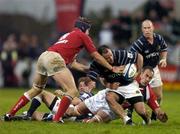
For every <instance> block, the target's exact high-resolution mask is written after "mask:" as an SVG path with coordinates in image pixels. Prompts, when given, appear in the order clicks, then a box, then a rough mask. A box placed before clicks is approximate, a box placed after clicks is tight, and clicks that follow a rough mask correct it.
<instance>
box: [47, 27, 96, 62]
mask: <svg viewBox="0 0 180 134" xmlns="http://www.w3.org/2000/svg"><path fill="white" fill-rule="evenodd" d="M82 48H85V49H86V50H87V52H88V53H92V52H95V51H97V50H96V48H95V46H94V43H93V41H92V39H91V38H90V37H89V36H88V35H86V34H85V33H83V32H82V31H81V30H80V29H78V28H74V30H73V31H72V32H69V33H66V34H65V35H63V36H62V37H60V39H59V40H58V41H57V42H56V43H55V44H53V45H52V46H50V47H49V48H48V51H53V52H57V53H59V54H60V55H61V56H62V57H63V59H64V60H65V62H66V64H69V63H71V62H72V61H73V60H74V58H75V56H76V55H77V54H78V53H79V51H80V50H81V49H82Z"/></svg>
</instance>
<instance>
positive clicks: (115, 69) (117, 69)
mask: <svg viewBox="0 0 180 134" xmlns="http://www.w3.org/2000/svg"><path fill="white" fill-rule="evenodd" d="M124 67H125V66H113V69H112V72H114V73H123V70H124Z"/></svg>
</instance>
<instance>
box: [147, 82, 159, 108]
mask: <svg viewBox="0 0 180 134" xmlns="http://www.w3.org/2000/svg"><path fill="white" fill-rule="evenodd" d="M147 89H148V90H149V94H150V98H149V99H148V100H147V105H148V106H149V107H150V108H151V109H152V110H153V111H154V110H155V109H156V108H159V104H158V102H157V97H156V95H155V93H154V91H153V90H152V88H151V87H150V85H148V88H147Z"/></svg>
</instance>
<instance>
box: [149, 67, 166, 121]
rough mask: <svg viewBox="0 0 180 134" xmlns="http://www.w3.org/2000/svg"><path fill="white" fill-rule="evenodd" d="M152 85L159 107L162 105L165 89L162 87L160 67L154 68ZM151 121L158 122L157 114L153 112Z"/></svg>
mask: <svg viewBox="0 0 180 134" xmlns="http://www.w3.org/2000/svg"><path fill="white" fill-rule="evenodd" d="M150 85H151V87H152V89H153V91H154V93H155V95H156V97H157V101H158V103H159V105H161V100H162V98H163V87H162V85H163V83H162V80H161V75H160V71H159V69H158V67H155V68H154V76H153V78H152V80H151V81H150ZM151 119H152V120H156V114H155V113H154V112H152V115H151Z"/></svg>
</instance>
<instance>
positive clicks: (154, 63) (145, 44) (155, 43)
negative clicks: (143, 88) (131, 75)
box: [130, 20, 167, 119]
mask: <svg viewBox="0 0 180 134" xmlns="http://www.w3.org/2000/svg"><path fill="white" fill-rule="evenodd" d="M141 29H142V33H143V35H142V36H141V37H139V38H138V39H137V40H136V41H134V42H133V43H132V46H131V48H130V50H131V51H133V52H138V53H140V54H141V55H142V56H143V58H144V64H143V66H151V67H153V68H154V76H153V78H152V80H151V82H150V85H151V87H152V89H153V91H154V92H155V94H156V96H157V100H158V103H159V104H160V102H161V99H162V96H163V93H162V85H163V83H162V80H161V76H160V72H159V68H158V65H159V66H160V67H166V66H167V44H166V42H165V40H164V39H163V37H162V36H161V35H159V34H156V33H154V26H153V23H152V21H151V20H144V21H143V22H142V26H141ZM152 119H156V116H155V114H152Z"/></svg>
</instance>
